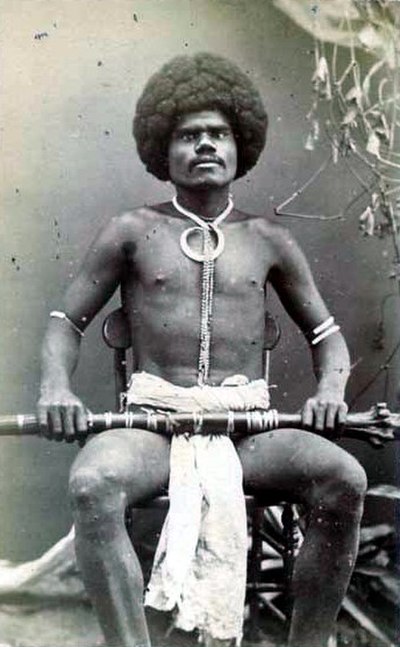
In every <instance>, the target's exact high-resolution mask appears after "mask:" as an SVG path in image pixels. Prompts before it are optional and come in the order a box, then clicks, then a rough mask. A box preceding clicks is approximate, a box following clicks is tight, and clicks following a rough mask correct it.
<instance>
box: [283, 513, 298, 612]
mask: <svg viewBox="0 0 400 647" xmlns="http://www.w3.org/2000/svg"><path fill="white" fill-rule="evenodd" d="M281 518H282V526H283V540H284V552H283V579H284V591H285V604H284V607H285V615H286V617H287V618H288V619H289V618H290V616H291V612H292V607H293V595H292V577H293V569H294V562H295V552H296V547H297V537H296V531H297V523H296V520H295V518H294V512H293V506H292V505H291V504H290V503H285V504H284V506H283V511H282V517H281Z"/></svg>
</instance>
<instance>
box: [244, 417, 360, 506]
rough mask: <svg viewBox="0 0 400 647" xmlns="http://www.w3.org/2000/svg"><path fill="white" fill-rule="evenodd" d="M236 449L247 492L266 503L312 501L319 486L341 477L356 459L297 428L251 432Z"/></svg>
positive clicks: (327, 442) (324, 440)
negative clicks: (255, 433)
mask: <svg viewBox="0 0 400 647" xmlns="http://www.w3.org/2000/svg"><path fill="white" fill-rule="evenodd" d="M237 451H238V454H239V457H240V460H241V463H242V468H243V478H244V487H245V490H246V492H248V493H250V494H257V496H258V497H261V498H262V499H265V501H266V502H267V503H273V502H277V501H279V500H280V501H283V500H285V501H289V502H298V503H307V502H310V499H312V498H313V494H314V493H315V492H317V491H318V490H319V487H318V486H320V485H322V484H324V483H326V482H327V481H332V482H334V481H335V480H337V479H340V478H341V476H342V475H343V473H347V472H348V470H351V469H352V468H354V463H356V460H355V459H354V458H353V457H352V456H351V455H350V454H348V453H347V452H346V451H344V450H343V449H342V448H340V447H338V446H337V445H336V444H335V443H333V442H331V441H330V440H328V439H326V438H323V437H322V436H317V435H316V434H313V433H311V432H308V431H302V430H297V429H280V430H277V431H272V432H267V433H264V434H259V435H255V436H249V437H247V438H245V439H243V440H242V441H240V442H239V444H238V445H237Z"/></svg>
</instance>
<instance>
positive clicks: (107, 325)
mask: <svg viewBox="0 0 400 647" xmlns="http://www.w3.org/2000/svg"><path fill="white" fill-rule="evenodd" d="M280 334H281V331H280V328H279V325H278V323H277V322H276V320H275V318H274V317H273V316H272V315H271V314H270V313H268V312H267V313H266V315H265V330H264V364H265V367H264V368H265V371H264V372H265V377H266V379H267V382H268V377H269V356H270V352H271V351H272V350H273V349H274V348H275V346H276V345H277V343H278V341H279V338H280ZM103 338H104V341H105V342H106V344H107V345H108V346H109V347H110V348H112V349H113V351H114V376H115V394H116V400H115V406H116V410H117V411H123V409H124V403H123V394H124V393H125V392H126V389H127V384H128V375H130V374H131V373H132V371H134V370H135V369H136V366H135V358H134V357H133V354H132V352H131V353H130V355H131V356H130V358H129V357H128V351H129V349H131V338H130V329H129V325H128V319H127V315H126V313H125V311H124V309H123V308H118V309H116V310H113V311H112V312H111V313H110V314H109V315H108V316H107V317H106V318H105V320H104V323H103ZM140 507H141V508H146V509H149V508H150V509H160V508H161V509H164V510H165V509H167V507H168V497H166V496H162V497H158V498H157V499H154V500H153V501H150V502H147V503H146V504H144V505H142V506H140ZM246 507H247V514H248V521H249V532H250V535H251V545H250V549H249V555H248V577H247V593H246V600H247V603H248V605H249V606H248V608H249V614H248V619H247V622H246V630H245V633H246V636H247V638H248V639H250V640H252V641H257V639H258V638H259V636H260V631H259V612H260V606H261V605H264V606H265V605H266V606H268V607H269V609H270V610H271V609H272V611H274V612H275V614H277V615H280V616H281V619H282V620H287V618H288V617H289V615H290V610H291V596H290V584H291V578H292V572H293V565H294V559H295V552H296V545H297V539H296V537H297V525H296V521H295V518H294V511H293V507H292V505H291V504H288V503H283V504H282V515H281V523H282V532H279V529H277V528H275V530H274V531H273V532H272V530H273V529H271V527H269V528H266V507H265V504H262V503H260V502H259V501H258V500H257V498H256V497H254V496H249V495H246ZM126 523H127V527H128V532H129V533H130V536H131V511H130V510H129V509H128V510H127V515H126ZM264 542H266V543H267V544H269V546H271V547H272V548H273V549H274V550H275V551H276V553H278V555H280V557H281V558H282V562H283V579H282V581H280V582H279V581H276V580H274V579H272V580H271V581H263V580H264V579H265V578H263V573H262V562H263V558H264V551H263V544H264ZM266 593H276V594H279V593H281V594H283V595H284V604H283V612H282V611H281V610H279V609H278V608H277V607H274V605H272V604H271V603H269V602H268V601H266V598H265V596H263V594H266Z"/></svg>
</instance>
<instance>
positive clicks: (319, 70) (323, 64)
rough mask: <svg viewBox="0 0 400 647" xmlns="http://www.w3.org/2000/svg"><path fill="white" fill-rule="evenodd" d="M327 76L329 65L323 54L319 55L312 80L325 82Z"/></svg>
mask: <svg viewBox="0 0 400 647" xmlns="http://www.w3.org/2000/svg"><path fill="white" fill-rule="evenodd" d="M328 78H329V67H328V62H327V60H326V58H325V56H321V57H320V58H319V60H318V63H317V67H316V70H315V72H314V74H313V77H312V81H322V82H325V81H326V80H327V79H328Z"/></svg>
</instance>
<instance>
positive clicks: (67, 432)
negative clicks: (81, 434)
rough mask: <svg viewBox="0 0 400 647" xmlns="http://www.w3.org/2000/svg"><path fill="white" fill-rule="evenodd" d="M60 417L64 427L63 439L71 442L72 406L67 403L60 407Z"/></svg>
mask: <svg viewBox="0 0 400 647" xmlns="http://www.w3.org/2000/svg"><path fill="white" fill-rule="evenodd" d="M61 418H62V424H63V429H64V440H65V441H66V442H67V443H72V442H73V441H74V440H75V424H74V423H75V421H74V407H72V406H69V405H68V406H65V407H62V409H61Z"/></svg>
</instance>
